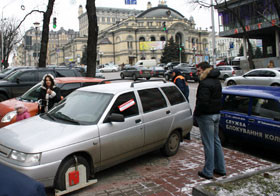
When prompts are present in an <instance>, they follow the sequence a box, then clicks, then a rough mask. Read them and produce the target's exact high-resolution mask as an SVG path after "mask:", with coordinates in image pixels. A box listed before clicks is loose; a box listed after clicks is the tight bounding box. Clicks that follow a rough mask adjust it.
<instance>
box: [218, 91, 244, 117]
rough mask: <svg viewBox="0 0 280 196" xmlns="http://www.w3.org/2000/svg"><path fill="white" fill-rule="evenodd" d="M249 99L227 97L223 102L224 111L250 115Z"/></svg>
mask: <svg viewBox="0 0 280 196" xmlns="http://www.w3.org/2000/svg"><path fill="white" fill-rule="evenodd" d="M249 102H250V98H249V97H243V96H237V95H226V96H225V99H224V102H223V110H228V111H233V112H238V113H244V114H248V108H249Z"/></svg>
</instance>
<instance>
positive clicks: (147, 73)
mask: <svg viewBox="0 0 280 196" xmlns="http://www.w3.org/2000/svg"><path fill="white" fill-rule="evenodd" d="M120 76H121V78H122V79H124V78H125V77H132V79H133V80H137V78H146V79H147V80H149V79H150V78H151V77H152V71H151V70H150V69H148V68H146V67H142V66H125V67H124V68H123V70H122V71H121V73H120Z"/></svg>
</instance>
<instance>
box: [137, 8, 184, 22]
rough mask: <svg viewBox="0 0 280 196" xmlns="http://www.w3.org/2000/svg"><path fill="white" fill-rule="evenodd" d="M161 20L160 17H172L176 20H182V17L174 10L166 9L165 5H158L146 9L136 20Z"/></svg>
mask: <svg viewBox="0 0 280 196" xmlns="http://www.w3.org/2000/svg"><path fill="white" fill-rule="evenodd" d="M145 17H146V18H153V17H155V18H161V17H173V18H178V19H184V16H183V15H182V14H180V13H179V12H177V11H176V10H174V9H172V8H169V7H167V6H166V5H159V6H158V7H153V8H151V9H148V10H146V11H144V12H142V13H141V14H139V15H138V16H137V18H145Z"/></svg>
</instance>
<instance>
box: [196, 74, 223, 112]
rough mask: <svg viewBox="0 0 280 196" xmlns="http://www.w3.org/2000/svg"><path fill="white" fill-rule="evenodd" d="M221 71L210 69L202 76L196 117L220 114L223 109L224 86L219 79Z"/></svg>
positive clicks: (197, 94)
mask: <svg viewBox="0 0 280 196" xmlns="http://www.w3.org/2000/svg"><path fill="white" fill-rule="evenodd" d="M219 75H220V71H219V70H218V69H212V68H208V69H206V70H205V71H204V72H203V73H202V74H201V76H200V82H199V85H198V88H197V93H196V106H195V110H194V116H200V115H209V114H219V113H220V110H221V108H222V102H221V99H222V86H221V83H220V81H219V79H218V76H219Z"/></svg>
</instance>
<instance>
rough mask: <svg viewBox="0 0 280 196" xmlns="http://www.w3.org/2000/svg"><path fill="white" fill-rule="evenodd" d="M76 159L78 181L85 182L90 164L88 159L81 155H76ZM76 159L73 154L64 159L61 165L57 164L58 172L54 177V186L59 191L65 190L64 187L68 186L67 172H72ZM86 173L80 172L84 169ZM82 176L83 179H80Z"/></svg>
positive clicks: (88, 175) (88, 176)
mask: <svg viewBox="0 0 280 196" xmlns="http://www.w3.org/2000/svg"><path fill="white" fill-rule="evenodd" d="M76 158H77V161H78V168H79V173H80V174H79V182H87V181H88V180H89V178H90V166H89V163H88V161H87V160H86V159H85V158H84V157H82V156H76ZM75 165H76V161H75V158H74V156H71V157H69V158H67V159H65V160H64V161H63V162H62V163H61V165H60V166H59V169H58V172H57V174H56V177H55V181H54V187H55V188H56V189H59V190H61V191H63V190H66V187H68V186H69V173H70V172H72V171H73V170H71V169H73V168H75ZM84 168H85V172H86V175H82V174H81V172H82V170H84ZM82 178H83V179H82Z"/></svg>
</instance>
